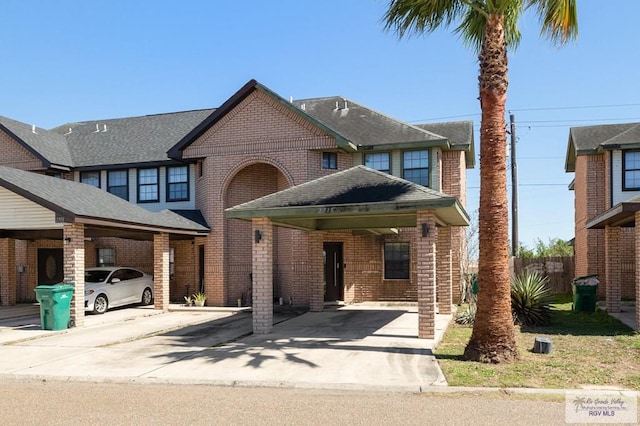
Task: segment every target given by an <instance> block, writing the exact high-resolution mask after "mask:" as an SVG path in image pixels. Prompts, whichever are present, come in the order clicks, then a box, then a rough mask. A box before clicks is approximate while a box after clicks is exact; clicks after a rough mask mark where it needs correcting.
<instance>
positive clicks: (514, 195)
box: [509, 113, 519, 257]
mask: <svg viewBox="0 0 640 426" xmlns="http://www.w3.org/2000/svg"><path fill="white" fill-rule="evenodd" d="M509 124H510V128H511V251H512V254H513V257H518V245H519V241H518V166H517V163H516V117H515V115H513V114H512V113H509Z"/></svg>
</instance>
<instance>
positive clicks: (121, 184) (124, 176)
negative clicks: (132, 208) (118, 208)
mask: <svg viewBox="0 0 640 426" xmlns="http://www.w3.org/2000/svg"><path fill="white" fill-rule="evenodd" d="M107 192H110V193H111V194H113V195H117V196H118V197H120V198H122V199H125V200H127V201H129V175H128V173H127V171H126V170H109V171H108V172H107Z"/></svg>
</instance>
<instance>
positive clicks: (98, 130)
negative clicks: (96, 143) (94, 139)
mask: <svg viewBox="0 0 640 426" xmlns="http://www.w3.org/2000/svg"><path fill="white" fill-rule="evenodd" d="M93 133H100V125H99V124H98V123H96V129H95V130H94V131H93Z"/></svg>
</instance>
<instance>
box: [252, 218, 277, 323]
mask: <svg viewBox="0 0 640 426" xmlns="http://www.w3.org/2000/svg"><path fill="white" fill-rule="evenodd" d="M251 223H252V229H251V240H252V256H253V261H252V273H253V291H252V299H253V332H254V333H255V334H267V333H269V332H270V331H271V329H272V328H273V225H272V223H271V220H270V219H269V218H266V217H258V218H254V219H252V221H251Z"/></svg>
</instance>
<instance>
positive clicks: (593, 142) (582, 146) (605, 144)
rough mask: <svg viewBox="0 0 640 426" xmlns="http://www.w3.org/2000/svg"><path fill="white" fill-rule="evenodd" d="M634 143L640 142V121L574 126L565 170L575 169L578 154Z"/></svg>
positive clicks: (570, 130)
mask: <svg viewBox="0 0 640 426" xmlns="http://www.w3.org/2000/svg"><path fill="white" fill-rule="evenodd" d="M632 144H640V123H621V124H604V125H599V126H582V127H572V128H571V129H569V143H568V147H567V156H566V161H565V170H566V171H567V172H573V171H575V157H576V156H577V155H589V154H595V153H597V152H598V150H600V149H603V148H604V149H606V148H609V149H613V148H617V147H618V146H622V145H632Z"/></svg>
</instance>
